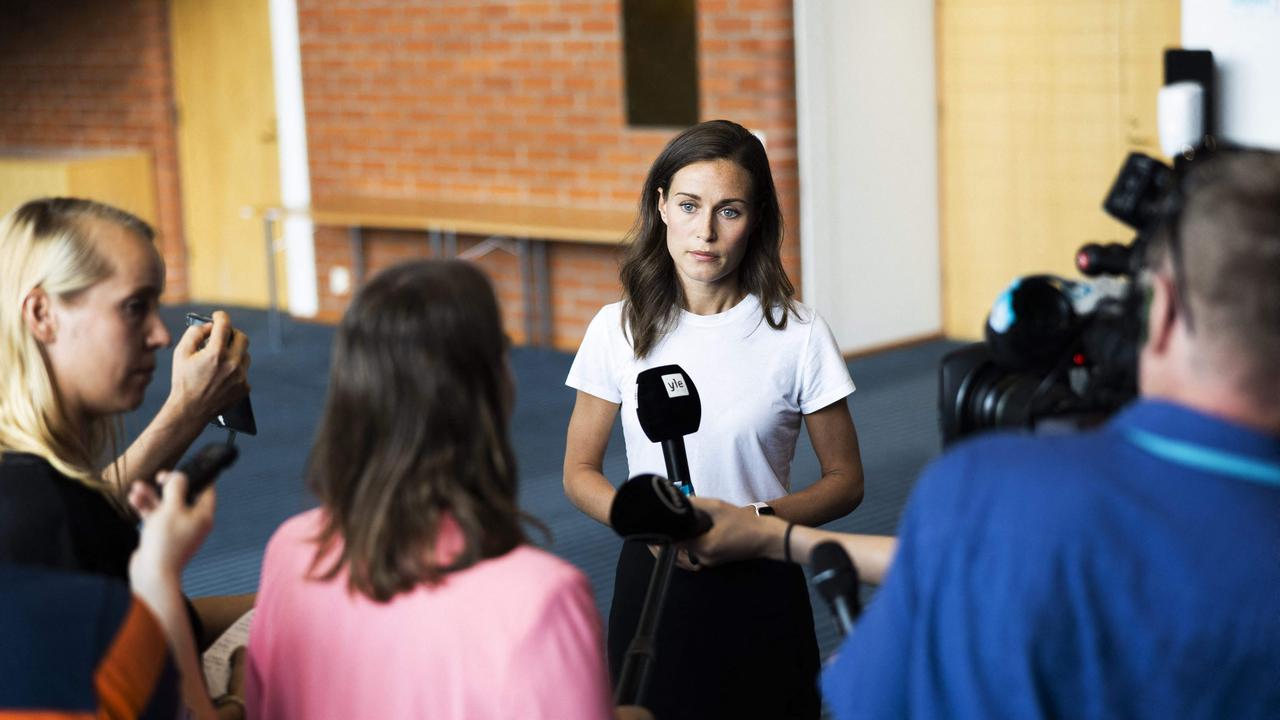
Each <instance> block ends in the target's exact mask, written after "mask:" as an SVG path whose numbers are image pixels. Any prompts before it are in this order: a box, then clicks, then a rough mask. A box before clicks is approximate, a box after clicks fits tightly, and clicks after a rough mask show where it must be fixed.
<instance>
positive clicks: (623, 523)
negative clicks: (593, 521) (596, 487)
mask: <svg viewBox="0 0 1280 720" xmlns="http://www.w3.org/2000/svg"><path fill="white" fill-rule="evenodd" d="M609 524H610V525H612V526H613V530H614V532H616V533H618V534H619V535H621V536H622V537H624V538H627V539H629V540H652V541H655V542H669V541H677V542H678V541H680V540H688V539H689V538H692V537H696V536H698V535H701V534H702V533H704V532H706V531H707V530H708V529H710V527H711V520H710V517H709V516H707V514H706V513H703V512H700V511H698V510H695V509H694V507H693V504H692V503H690V502H689V498H687V497H685V496H684V495H683V494H682V493H681V492H680V491H679V490H677V489H676V487H675V486H674V485H672V484H671V481H669V480H667V479H666V478H664V477H662V476H660V475H650V474H647V473H646V474H644V475H637V476H635V477H633V478H631V479H630V480H628V481H626V482H625V483H623V484H622V487H620V488H618V492H617V494H615V495H614V496H613V504H612V505H611V506H610V507H609Z"/></svg>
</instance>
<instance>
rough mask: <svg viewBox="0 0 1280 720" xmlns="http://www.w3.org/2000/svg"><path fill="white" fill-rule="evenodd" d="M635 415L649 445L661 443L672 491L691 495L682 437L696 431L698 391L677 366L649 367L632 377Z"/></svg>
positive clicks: (699, 412) (699, 415) (699, 411)
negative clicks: (634, 394)
mask: <svg viewBox="0 0 1280 720" xmlns="http://www.w3.org/2000/svg"><path fill="white" fill-rule="evenodd" d="M636 415H637V416H638V417H639V419H640V428H641V429H642V430H644V434H645V435H647V436H648V437H649V440H650V441H651V442H656V443H661V444H662V458H663V460H665V461H666V464H667V477H668V478H670V479H671V482H672V484H674V485H675V486H676V489H677V490H679V491H680V492H682V493H684V494H685V495H693V494H694V492H693V481H692V480H691V479H690V478H689V458H688V456H687V455H686V454H685V450H684V436H685V435H692V434H693V433H695V432H697V431H698V425H700V424H701V423H702V401H701V400H700V399H699V398H698V388H697V387H695V386H694V384H693V380H691V379H690V378H689V375H688V374H687V373H685V371H684V370H682V369H680V366H679V365H662V366H659V367H654V368H649V369H648V370H645V371H644V372H642V373H640V374H639V375H637V376H636Z"/></svg>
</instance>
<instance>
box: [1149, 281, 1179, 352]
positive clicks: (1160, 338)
mask: <svg viewBox="0 0 1280 720" xmlns="http://www.w3.org/2000/svg"><path fill="white" fill-rule="evenodd" d="M1150 282H1151V286H1150V290H1149V291H1148V292H1150V293H1151V295H1150V299H1148V300H1147V303H1146V306H1147V312H1146V317H1145V318H1143V322H1144V323H1145V324H1146V331H1147V345H1148V346H1149V347H1150V349H1151V350H1152V351H1153V352H1156V353H1161V354H1163V353H1164V351H1165V350H1167V349H1168V347H1169V341H1170V338H1172V337H1173V327H1174V321H1175V320H1176V319H1177V313H1178V308H1177V303H1176V302H1175V301H1174V297H1175V295H1174V289H1173V280H1172V279H1171V278H1170V277H1169V276H1168V275H1165V274H1163V273H1154V274H1152V276H1151V281H1150Z"/></svg>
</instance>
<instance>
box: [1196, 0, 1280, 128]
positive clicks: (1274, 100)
mask: <svg viewBox="0 0 1280 720" xmlns="http://www.w3.org/2000/svg"><path fill="white" fill-rule="evenodd" d="M1182 46H1183V47H1184V48H1186V49H1188V50H1212V51H1213V59H1214V63H1215V64H1216V65H1217V67H1218V108H1219V111H1218V131H1219V135H1220V136H1221V137H1223V138H1225V139H1227V140H1231V141H1233V142H1237V143H1242V144H1246V145H1254V146H1260V147H1269V148H1275V149H1278V150H1280V0H1183V2H1182Z"/></svg>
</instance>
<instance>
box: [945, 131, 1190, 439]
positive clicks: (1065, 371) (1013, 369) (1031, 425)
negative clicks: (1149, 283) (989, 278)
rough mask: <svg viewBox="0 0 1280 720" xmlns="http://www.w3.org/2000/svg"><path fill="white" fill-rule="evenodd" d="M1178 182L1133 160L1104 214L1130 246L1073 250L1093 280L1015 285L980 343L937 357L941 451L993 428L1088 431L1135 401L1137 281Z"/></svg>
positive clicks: (1045, 279) (1040, 279)
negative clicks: (1126, 234) (1126, 229)
mask: <svg viewBox="0 0 1280 720" xmlns="http://www.w3.org/2000/svg"><path fill="white" fill-rule="evenodd" d="M1175 183H1176V179H1175V175H1174V171H1173V169H1171V168H1170V167H1169V166H1167V165H1165V164H1164V163H1161V162H1160V161H1158V160H1156V159H1154V158H1151V157H1148V156H1146V155H1142V154H1140V153H1131V154H1130V155H1129V157H1128V158H1127V159H1126V161H1125V164H1124V166H1123V168H1121V171H1120V174H1119V175H1118V176H1117V177H1116V180H1115V182H1114V183H1113V184H1112V186H1111V190H1110V192H1108V193H1107V197H1106V200H1105V201H1104V203H1103V207H1104V209H1105V210H1106V211H1107V212H1108V213H1109V214H1110V215H1111V216H1113V217H1115V218H1116V219H1117V220H1120V221H1121V222H1123V223H1125V224H1126V225H1128V226H1130V227H1132V228H1134V229H1135V230H1137V236H1136V237H1135V238H1134V239H1133V241H1132V242H1130V243H1129V244H1128V245H1123V244H1119V243H1111V244H1108V245H1096V244H1089V245H1085V246H1084V247H1082V248H1080V250H1079V251H1077V253H1076V258H1075V260H1076V267H1077V269H1079V270H1080V271H1081V273H1082V274H1084V275H1086V276H1089V277H1092V278H1094V279H1092V280H1068V279H1065V278H1060V277H1057V276H1053V275H1031V276H1026V277H1021V278H1018V279H1016V280H1014V281H1013V283H1012V284H1010V286H1009V287H1008V288H1007V289H1006V290H1005V291H1004V292H1003V293H1001V294H1000V296H999V297H998V298H997V299H996V302H995V304H994V305H993V306H992V309H991V313H990V314H989V315H988V316H987V322H986V326H985V331H984V335H985V341H984V342H981V343H974V344H972V345H967V346H965V347H962V348H960V349H958V350H955V351H953V352H951V353H949V354H947V355H946V356H945V357H943V359H942V365H941V368H940V371H939V394H938V411H939V417H940V424H941V430H942V441H943V444H944V445H948V444H950V443H952V442H954V441H956V440H959V439H961V438H963V437H965V436H967V435H970V434H972V433H975V432H980V431H983V430H988V429H994V428H1015V427H1021V428H1026V429H1031V430H1046V429H1050V430H1051V429H1054V428H1059V427H1065V428H1069V429H1076V428H1081V427H1087V426H1090V425H1093V424H1096V423H1098V422H1101V421H1102V420H1104V419H1105V418H1106V417H1108V416H1109V415H1110V414H1111V413H1113V412H1114V411H1115V410H1117V409H1118V408H1120V407H1121V406H1122V405H1124V404H1125V403H1127V402H1129V401H1130V400H1131V399H1133V398H1134V397H1135V396H1136V395H1137V364H1138V363H1137V359H1138V348H1139V345H1140V333H1141V324H1142V322H1143V320H1142V317H1141V316H1142V307H1143V298H1142V297H1141V290H1140V288H1139V285H1138V283H1137V282H1136V278H1137V274H1138V272H1139V270H1140V269H1141V267H1142V255H1143V249H1144V247H1145V245H1146V238H1147V237H1148V236H1149V234H1150V233H1151V232H1152V231H1153V230H1154V229H1155V228H1156V227H1157V226H1158V225H1159V224H1160V221H1161V217H1162V216H1163V214H1164V213H1163V210H1164V207H1165V205H1166V203H1167V199H1168V198H1169V197H1170V195H1171V192H1170V191H1171V190H1172V189H1173V187H1174V185H1175Z"/></svg>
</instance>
